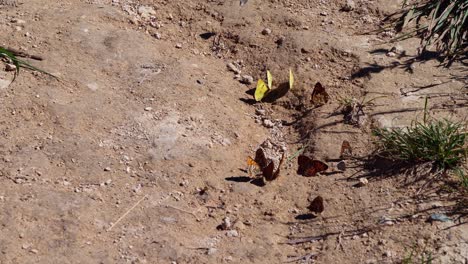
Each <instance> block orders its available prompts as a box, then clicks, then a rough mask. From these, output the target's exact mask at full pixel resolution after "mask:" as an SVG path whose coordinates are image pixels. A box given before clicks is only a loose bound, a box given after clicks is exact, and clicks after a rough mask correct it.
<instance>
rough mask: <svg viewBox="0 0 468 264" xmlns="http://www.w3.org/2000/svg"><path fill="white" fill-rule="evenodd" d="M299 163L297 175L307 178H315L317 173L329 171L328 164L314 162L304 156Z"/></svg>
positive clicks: (299, 158) (301, 156) (300, 157)
mask: <svg viewBox="0 0 468 264" xmlns="http://www.w3.org/2000/svg"><path fill="white" fill-rule="evenodd" d="M297 161H298V163H299V168H298V169H297V174H300V175H303V176H306V177H312V176H315V175H316V174H317V173H319V172H322V171H326V170H327V169H328V165H327V164H325V163H323V162H321V161H319V160H313V159H311V158H309V157H307V156H304V155H300V156H299V157H298V159H297Z"/></svg>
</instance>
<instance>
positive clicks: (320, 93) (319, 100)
mask: <svg viewBox="0 0 468 264" xmlns="http://www.w3.org/2000/svg"><path fill="white" fill-rule="evenodd" d="M329 99H330V96H329V95H328V93H327V92H326V91H325V87H323V86H322V84H321V83H319V82H317V83H316V84H315V87H314V90H313V91H312V99H311V100H310V102H311V103H312V104H313V105H315V106H322V105H324V104H326V103H328V100H329Z"/></svg>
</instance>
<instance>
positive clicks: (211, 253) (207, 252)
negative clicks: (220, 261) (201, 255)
mask: <svg viewBox="0 0 468 264" xmlns="http://www.w3.org/2000/svg"><path fill="white" fill-rule="evenodd" d="M216 252H218V249H216V248H209V249H208V251H206V254H207V255H208V256H211V255H214V254H216Z"/></svg>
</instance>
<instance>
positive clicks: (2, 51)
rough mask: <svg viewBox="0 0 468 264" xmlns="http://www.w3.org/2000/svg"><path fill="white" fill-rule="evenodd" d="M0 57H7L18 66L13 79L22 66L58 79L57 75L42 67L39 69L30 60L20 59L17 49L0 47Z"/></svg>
mask: <svg viewBox="0 0 468 264" xmlns="http://www.w3.org/2000/svg"><path fill="white" fill-rule="evenodd" d="M0 57H4V58H6V59H7V60H9V61H10V62H11V63H13V64H14V65H15V66H16V71H15V76H14V77H13V81H14V80H15V79H16V77H17V76H18V74H19V72H20V69H21V68H24V69H27V70H31V71H37V72H40V73H44V74H47V75H49V76H51V77H54V78H55V79H58V78H57V77H56V76H55V75H53V74H50V73H48V72H46V71H44V70H41V69H39V68H37V67H34V66H32V65H31V64H29V63H28V62H26V61H23V60H21V59H19V58H18V56H17V55H16V52H15V51H12V50H9V49H6V48H3V47H0Z"/></svg>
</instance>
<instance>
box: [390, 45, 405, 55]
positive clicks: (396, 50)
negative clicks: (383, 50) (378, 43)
mask: <svg viewBox="0 0 468 264" xmlns="http://www.w3.org/2000/svg"><path fill="white" fill-rule="evenodd" d="M390 52H393V53H396V54H402V53H403V52H405V50H404V49H403V48H402V47H401V46H400V45H396V46H394V47H392V48H391V49H390Z"/></svg>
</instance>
